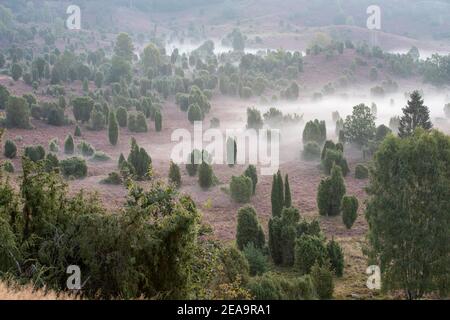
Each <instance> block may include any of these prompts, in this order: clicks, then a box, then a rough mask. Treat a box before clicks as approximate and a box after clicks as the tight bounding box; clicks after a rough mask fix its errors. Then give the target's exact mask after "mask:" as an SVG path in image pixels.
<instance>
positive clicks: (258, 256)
mask: <svg viewBox="0 0 450 320" xmlns="http://www.w3.org/2000/svg"><path fill="white" fill-rule="evenodd" d="M243 252H244V256H245V258H247V261H248V264H249V267H250V275H251V276H257V275H261V274H263V273H265V272H266V271H267V258H266V257H265V256H264V254H263V253H262V250H261V249H259V248H257V247H255V245H254V244H253V242H250V243H249V244H247V245H246V246H245V247H244V251H243Z"/></svg>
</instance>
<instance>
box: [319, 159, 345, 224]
mask: <svg viewBox="0 0 450 320" xmlns="http://www.w3.org/2000/svg"><path fill="white" fill-rule="evenodd" d="M345 191H346V189H345V184H344V179H343V177H342V170H341V168H340V167H339V166H334V167H333V169H331V177H327V178H325V179H323V180H322V181H321V182H320V184H319V188H318V191H317V206H318V207H319V213H320V215H322V216H337V215H339V214H340V212H341V202H342V197H343V196H344V195H345Z"/></svg>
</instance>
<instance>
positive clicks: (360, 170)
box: [355, 164, 369, 179]
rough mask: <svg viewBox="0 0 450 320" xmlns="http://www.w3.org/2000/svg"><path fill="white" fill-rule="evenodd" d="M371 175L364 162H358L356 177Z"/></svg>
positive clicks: (362, 177) (364, 177)
mask: <svg viewBox="0 0 450 320" xmlns="http://www.w3.org/2000/svg"><path fill="white" fill-rule="evenodd" d="M368 177H369V169H367V167H366V166H365V165H363V164H358V165H356V167H355V178H356V179H367V178H368Z"/></svg>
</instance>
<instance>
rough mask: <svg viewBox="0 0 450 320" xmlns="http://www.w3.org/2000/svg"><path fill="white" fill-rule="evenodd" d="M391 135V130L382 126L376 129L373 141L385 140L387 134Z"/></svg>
mask: <svg viewBox="0 0 450 320" xmlns="http://www.w3.org/2000/svg"><path fill="white" fill-rule="evenodd" d="M390 133H392V130H391V129H389V128H388V127H386V126H385V125H384V124H382V125H379V126H378V127H377V131H376V133H375V140H377V141H383V140H384V138H386V136H387V135H388V134H390Z"/></svg>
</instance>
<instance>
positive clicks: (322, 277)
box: [311, 263, 334, 300]
mask: <svg viewBox="0 0 450 320" xmlns="http://www.w3.org/2000/svg"><path fill="white" fill-rule="evenodd" d="M311 277H312V281H313V284H314V288H315V289H316V293H317V296H318V297H319V299H322V300H325V299H331V298H333V291H334V282H333V272H332V271H331V270H330V267H329V264H327V263H325V264H322V265H321V264H319V263H316V264H314V266H313V267H312V268H311Z"/></svg>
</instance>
